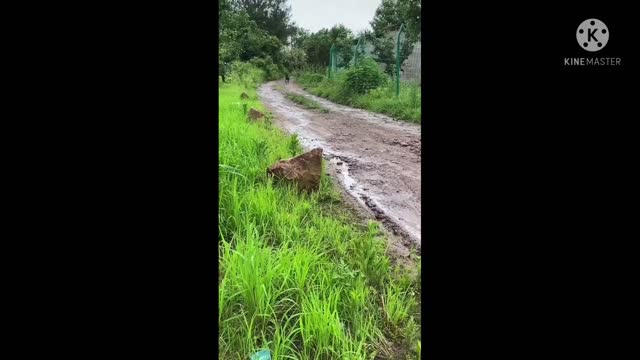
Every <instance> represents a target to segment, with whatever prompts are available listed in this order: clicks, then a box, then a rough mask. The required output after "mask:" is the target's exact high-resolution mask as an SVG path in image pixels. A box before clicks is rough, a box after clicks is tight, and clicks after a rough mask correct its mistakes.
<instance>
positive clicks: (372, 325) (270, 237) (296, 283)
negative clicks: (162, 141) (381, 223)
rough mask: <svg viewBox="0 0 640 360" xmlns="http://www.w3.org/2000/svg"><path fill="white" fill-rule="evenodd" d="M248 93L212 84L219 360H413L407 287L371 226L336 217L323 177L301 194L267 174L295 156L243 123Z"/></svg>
mask: <svg viewBox="0 0 640 360" xmlns="http://www.w3.org/2000/svg"><path fill="white" fill-rule="evenodd" d="M242 91H246V92H247V93H248V94H249V96H250V99H249V100H248V103H249V107H254V108H257V109H259V110H263V109H264V107H263V106H262V104H260V103H259V102H258V101H257V100H256V99H257V98H256V94H255V88H249V89H245V87H244V86H243V85H241V84H240V83H239V82H231V83H226V84H222V85H220V97H219V105H220V107H219V150H220V151H219V165H218V166H219V172H220V175H219V182H218V193H219V204H218V207H219V218H218V224H219V225H218V226H219V229H218V230H219V238H218V244H219V247H218V249H219V254H218V255H219V271H220V276H219V279H218V293H219V302H218V326H219V330H220V333H219V339H218V344H219V355H220V358H221V359H238V360H240V359H242V360H246V359H247V358H248V357H249V355H250V354H252V353H254V352H256V351H258V350H260V349H262V348H268V349H270V350H271V354H272V358H273V359H274V360H277V359H300V360H306V359H313V360H316V359H373V358H374V357H375V356H379V357H380V358H388V359H392V358H393V359H409V358H411V359H415V358H416V355H417V353H416V351H417V349H419V346H420V345H419V340H420V335H419V321H420V320H419V319H420V314H419V306H418V302H419V295H418V284H417V280H416V279H412V278H409V277H408V275H406V274H404V273H403V272H402V271H399V270H398V269H396V268H395V267H393V266H392V265H391V264H390V260H389V258H388V257H387V256H386V254H385V250H386V241H385V239H384V238H383V237H382V234H381V232H380V230H379V228H378V224H377V223H374V222H370V223H369V224H361V225H359V224H358V223H357V222H355V221H353V219H352V218H349V216H347V215H346V213H345V211H344V206H343V204H341V202H340V196H339V195H338V193H337V191H336V189H335V188H334V187H333V185H332V183H331V182H330V180H329V178H327V177H326V176H324V177H323V179H322V181H321V189H320V191H318V192H316V193H313V194H305V193H300V192H298V191H296V190H295V189H294V188H293V187H285V186H282V185H279V186H276V185H275V184H274V183H272V181H271V180H270V179H269V178H268V177H267V176H266V168H267V167H268V166H269V165H271V164H273V163H274V162H275V161H276V160H278V159H282V158H288V157H290V156H292V155H294V154H299V153H301V151H302V149H301V148H300V144H299V142H298V141H297V138H295V136H286V135H284V134H283V133H282V132H280V131H279V130H278V129H276V128H273V127H271V126H270V125H269V124H259V123H249V122H248V121H246V119H245V117H244V115H243V110H242V105H241V101H240V98H239V96H240V93H242Z"/></svg>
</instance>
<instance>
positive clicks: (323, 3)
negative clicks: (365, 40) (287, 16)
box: [289, 0, 382, 33]
mask: <svg viewBox="0 0 640 360" xmlns="http://www.w3.org/2000/svg"><path fill="white" fill-rule="evenodd" d="M381 2H382V0H289V4H291V19H292V20H293V21H295V23H296V24H297V25H298V26H300V27H302V28H304V29H307V30H310V31H312V32H316V31H318V30H320V29H322V28H326V29H329V28H331V27H332V26H333V25H337V24H342V25H344V26H346V27H347V28H349V29H351V31H353V32H354V33H357V32H358V31H361V30H364V29H371V25H369V22H370V21H371V20H372V19H373V15H374V14H375V12H376V8H377V7H378V5H380V3H381Z"/></svg>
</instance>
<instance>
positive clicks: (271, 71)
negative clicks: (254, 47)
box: [249, 56, 282, 80]
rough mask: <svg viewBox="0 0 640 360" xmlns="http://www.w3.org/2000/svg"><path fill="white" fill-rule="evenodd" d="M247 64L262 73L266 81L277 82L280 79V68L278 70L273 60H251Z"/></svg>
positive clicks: (267, 58)
mask: <svg viewBox="0 0 640 360" xmlns="http://www.w3.org/2000/svg"><path fill="white" fill-rule="evenodd" d="M249 63H250V64H252V65H254V66H255V67H257V68H259V69H261V70H262V71H264V75H265V79H266V80H277V79H279V78H281V77H282V72H281V71H280V68H278V65H276V64H274V63H273V60H272V59H271V58H270V57H269V56H267V57H264V58H262V57H260V58H253V59H251V60H250V61H249Z"/></svg>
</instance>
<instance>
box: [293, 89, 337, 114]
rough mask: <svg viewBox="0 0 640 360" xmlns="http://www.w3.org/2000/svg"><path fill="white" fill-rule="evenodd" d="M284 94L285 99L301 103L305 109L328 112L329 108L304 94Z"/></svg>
mask: <svg viewBox="0 0 640 360" xmlns="http://www.w3.org/2000/svg"><path fill="white" fill-rule="evenodd" d="M285 96H286V97H287V99H289V100H291V101H293V102H294V103H296V104H299V105H302V106H304V107H305V108H307V109H311V110H317V111H319V112H321V113H328V112H329V110H327V109H326V108H324V107H322V106H321V105H320V104H318V102H316V101H314V100H311V99H309V98H308V97H306V96H303V95H298V94H293V93H287V94H286V95H285Z"/></svg>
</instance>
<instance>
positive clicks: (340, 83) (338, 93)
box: [296, 70, 422, 123]
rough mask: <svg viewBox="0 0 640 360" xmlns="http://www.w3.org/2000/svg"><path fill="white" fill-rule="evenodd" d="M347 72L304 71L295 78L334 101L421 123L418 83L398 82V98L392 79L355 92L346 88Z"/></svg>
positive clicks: (316, 93)
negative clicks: (331, 77) (324, 73)
mask: <svg viewBox="0 0 640 360" xmlns="http://www.w3.org/2000/svg"><path fill="white" fill-rule="evenodd" d="M349 71H350V70H347V71H345V72H344V73H342V74H338V75H337V76H336V77H335V78H334V79H327V78H326V77H325V76H322V75H320V74H316V73H309V72H306V73H303V74H300V75H299V76H298V77H297V78H296V80H297V81H298V82H299V83H300V84H301V85H303V86H304V87H305V88H306V89H307V90H308V91H309V92H311V93H312V94H314V95H316V96H320V97H323V98H326V99H329V100H331V101H333V102H337V103H340V104H344V105H347V106H353V107H357V108H361V109H365V110H369V111H373V112H378V113H382V114H387V115H389V116H391V117H393V118H395V119H398V120H405V121H409V122H414V123H419V122H420V117H421V115H422V111H421V95H422V94H421V92H420V86H419V85H418V84H415V83H411V82H404V81H402V82H400V96H399V97H396V96H395V82H393V81H384V83H383V84H382V85H380V86H378V87H376V88H373V89H370V90H369V91H367V92H366V93H365V94H358V93H356V92H353V91H351V90H348V89H347V85H346V83H347V73H349ZM378 71H379V70H378ZM354 82H356V81H354Z"/></svg>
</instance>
